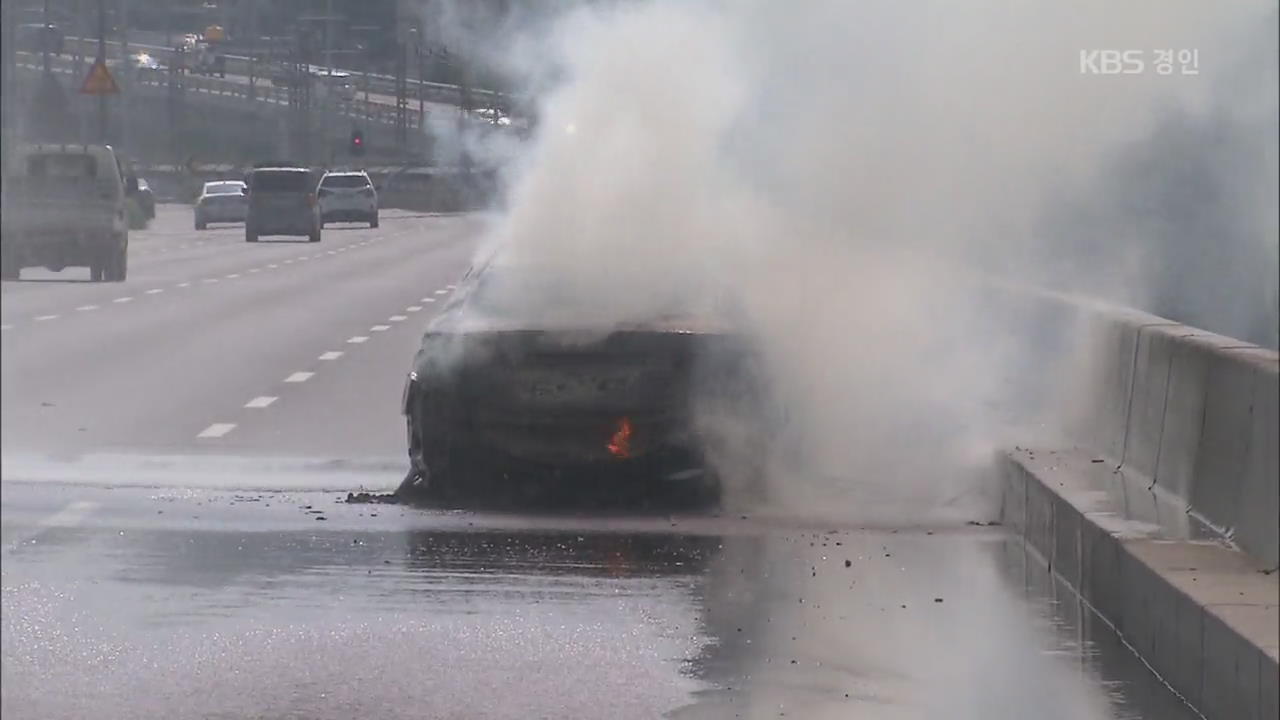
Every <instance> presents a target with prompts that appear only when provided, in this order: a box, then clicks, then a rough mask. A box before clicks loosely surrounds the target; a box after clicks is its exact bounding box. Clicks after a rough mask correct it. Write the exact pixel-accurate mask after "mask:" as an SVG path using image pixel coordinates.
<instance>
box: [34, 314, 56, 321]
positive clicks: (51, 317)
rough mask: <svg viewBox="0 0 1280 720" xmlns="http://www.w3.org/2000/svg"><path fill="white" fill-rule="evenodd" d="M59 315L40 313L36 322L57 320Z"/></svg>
mask: <svg viewBox="0 0 1280 720" xmlns="http://www.w3.org/2000/svg"><path fill="white" fill-rule="evenodd" d="M57 319H58V316H57V315H40V316H38V317H37V318H36V322H44V321H45V320H57Z"/></svg>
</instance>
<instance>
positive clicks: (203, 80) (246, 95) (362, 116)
mask: <svg viewBox="0 0 1280 720" xmlns="http://www.w3.org/2000/svg"><path fill="white" fill-rule="evenodd" d="M18 58H19V61H18V66H19V67H21V68H25V69H28V70H35V71H37V72H39V71H40V70H41V69H42V68H43V65H42V60H41V57H40V55H38V54H32V53H24V52H19V53H18ZM50 59H51V69H52V70H53V71H54V72H56V73H58V74H60V75H71V74H73V73H75V72H76V68H75V63H74V62H73V61H72V59H71V58H68V57H65V56H54V57H51V58H50ZM87 67H88V65H87V63H86V64H85V68H84V69H85V70H86V71H87ZM132 80H133V82H136V83H138V84H140V85H148V86H151V87H162V88H167V87H168V85H169V81H170V78H169V71H168V70H147V71H143V72H139V73H135V74H134V76H133V78H132ZM175 80H176V81H177V82H179V83H181V86H182V89H183V90H184V91H189V92H198V93H203V94H207V95H216V96H222V97H230V98H239V99H242V100H245V101H247V102H264V103H270V104H273V105H279V106H282V107H288V105H289V91H288V88H282V87H277V86H274V85H271V84H270V83H269V82H267V81H266V80H265V79H263V81H262V82H260V83H256V84H250V83H248V82H237V81H235V80H226V79H223V78H217V77H210V76H207V75H196V74H192V73H182V74H180V75H179V77H178V78H175ZM312 109H313V110H316V111H320V112H332V113H335V114H337V115H340V116H342V117H347V118H352V119H356V120H363V121H365V122H373V123H378V124H385V125H388V126H394V125H395V124H396V108H395V107H394V106H391V105H387V104H385V103H378V102H372V101H366V100H362V99H360V98H356V99H354V100H330V101H320V102H317V103H315V104H313V105H312ZM405 124H406V126H407V127H408V128H409V129H411V130H416V129H417V128H418V113H416V112H409V113H406V114H405Z"/></svg>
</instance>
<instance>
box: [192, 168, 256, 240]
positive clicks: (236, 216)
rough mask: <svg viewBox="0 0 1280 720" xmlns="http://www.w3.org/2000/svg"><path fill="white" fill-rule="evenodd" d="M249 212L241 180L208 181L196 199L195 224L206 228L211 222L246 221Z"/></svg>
mask: <svg viewBox="0 0 1280 720" xmlns="http://www.w3.org/2000/svg"><path fill="white" fill-rule="evenodd" d="M248 213H249V198H248V193H247V192H246V191H245V184H244V183H243V182H241V181H239V180H218V181H215V182H207V183H205V184H204V189H203V190H201V191H200V197H199V198H197V199H196V205H195V225H196V229H197V230H204V229H205V228H206V227H207V226H208V225H209V223H225V222H236V223H239V222H244V221H245V217H246V216H247V215H248Z"/></svg>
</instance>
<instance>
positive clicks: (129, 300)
mask: <svg viewBox="0 0 1280 720" xmlns="http://www.w3.org/2000/svg"><path fill="white" fill-rule="evenodd" d="M111 302H113V303H127V302H133V298H131V297H122V298H116V299H115V300H112V301H111Z"/></svg>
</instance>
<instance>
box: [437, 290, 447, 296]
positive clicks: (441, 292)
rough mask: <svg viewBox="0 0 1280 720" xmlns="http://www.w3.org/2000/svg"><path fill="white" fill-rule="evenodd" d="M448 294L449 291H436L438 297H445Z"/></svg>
mask: <svg viewBox="0 0 1280 720" xmlns="http://www.w3.org/2000/svg"><path fill="white" fill-rule="evenodd" d="M447 292H449V291H448V290H437V291H436V294H437V295H443V294H445V293H447Z"/></svg>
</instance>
